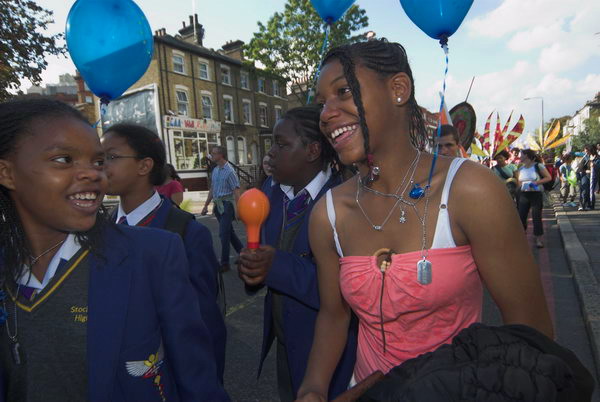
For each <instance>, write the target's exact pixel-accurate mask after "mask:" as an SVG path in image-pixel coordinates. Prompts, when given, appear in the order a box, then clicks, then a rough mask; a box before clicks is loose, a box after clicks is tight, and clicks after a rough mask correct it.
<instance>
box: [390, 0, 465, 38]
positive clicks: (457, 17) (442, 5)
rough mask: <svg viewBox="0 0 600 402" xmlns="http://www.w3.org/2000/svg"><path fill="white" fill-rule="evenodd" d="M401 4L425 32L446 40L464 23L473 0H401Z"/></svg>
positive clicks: (409, 16)
mask: <svg viewBox="0 0 600 402" xmlns="http://www.w3.org/2000/svg"><path fill="white" fill-rule="evenodd" d="M400 4H401V5H402V8H403V9H404V11H405V12H406V14H407V15H408V18H410V19H411V20H412V22H414V23H415V25H416V26H418V27H419V28H420V29H421V30H422V31H423V32H425V33H426V34H427V35H429V36H431V37H432V38H433V39H439V40H440V41H443V42H445V41H447V40H448V38H449V37H450V36H451V35H452V34H454V32H456V30H457V29H458V27H459V26H460V24H462V22H463V20H464V19H465V16H466V15H467V13H468V12H469V9H470V8H471V5H472V4H473V0H400Z"/></svg>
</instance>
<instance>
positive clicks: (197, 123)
mask: <svg viewBox="0 0 600 402" xmlns="http://www.w3.org/2000/svg"><path fill="white" fill-rule="evenodd" d="M164 118H165V128H175V129H180V130H194V131H202V132H205V133H220V132H221V122H220V121H214V120H212V119H190V118H184V117H179V116H164Z"/></svg>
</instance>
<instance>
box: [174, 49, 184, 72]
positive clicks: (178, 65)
mask: <svg viewBox="0 0 600 402" xmlns="http://www.w3.org/2000/svg"><path fill="white" fill-rule="evenodd" d="M173 71H175V72H176V73H181V74H185V61H184V60H183V55H182V54H178V53H173Z"/></svg>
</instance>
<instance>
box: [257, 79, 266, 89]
mask: <svg viewBox="0 0 600 402" xmlns="http://www.w3.org/2000/svg"><path fill="white" fill-rule="evenodd" d="M258 92H262V93H265V79H264V78H259V79H258Z"/></svg>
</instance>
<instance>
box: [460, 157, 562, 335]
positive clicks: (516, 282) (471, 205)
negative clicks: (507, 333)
mask: <svg viewBox="0 0 600 402" xmlns="http://www.w3.org/2000/svg"><path fill="white" fill-rule="evenodd" d="M544 171H545V169H544ZM547 173H548V172H547V171H546V174H547ZM450 200H451V201H450V205H449V209H450V211H453V214H452V215H451V217H452V219H453V221H454V222H453V223H454V224H456V225H457V226H458V227H457V229H458V230H459V231H460V232H461V233H460V235H462V236H464V237H466V239H467V243H469V244H470V245H471V248H472V253H473V258H474V259H475V263H476V264H477V268H478V269H479V273H480V275H481V279H482V280H483V282H484V284H485V286H486V287H487V289H488V291H489V292H490V294H491V296H492V298H493V299H494V301H495V302H496V304H497V305H498V307H499V309H500V311H501V313H502V319H503V322H504V324H524V325H528V326H531V327H533V328H535V329H537V330H538V331H540V332H542V333H544V334H545V335H546V336H548V337H550V338H552V337H553V336H554V330H553V326H552V322H551V319H550V314H549V312H548V307H547V305H546V299H545V297H544V290H543V288H542V282H541V279H540V271H539V267H538V265H537V263H536V261H535V259H534V257H533V254H532V253H531V250H530V248H529V244H528V242H527V238H526V237H525V233H524V232H523V227H522V225H521V222H520V220H519V217H518V215H517V212H516V210H515V207H514V204H513V203H512V201H511V199H510V196H509V194H508V192H507V191H506V188H505V187H504V186H503V184H502V183H501V182H500V181H498V180H493V173H491V172H490V171H489V170H488V169H486V168H485V167H483V166H479V165H477V164H474V163H469V164H468V165H467V164H465V166H464V167H463V168H461V169H460V171H459V172H458V174H457V176H456V179H455V181H454V184H453V186H452V190H451V194H450ZM474 200H476V202H474ZM454 224H453V226H454ZM454 232H455V230H454V229H453V233H454ZM455 237H456V236H455Z"/></svg>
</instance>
